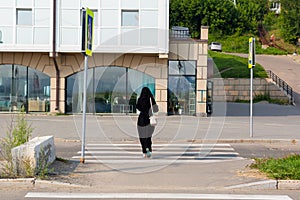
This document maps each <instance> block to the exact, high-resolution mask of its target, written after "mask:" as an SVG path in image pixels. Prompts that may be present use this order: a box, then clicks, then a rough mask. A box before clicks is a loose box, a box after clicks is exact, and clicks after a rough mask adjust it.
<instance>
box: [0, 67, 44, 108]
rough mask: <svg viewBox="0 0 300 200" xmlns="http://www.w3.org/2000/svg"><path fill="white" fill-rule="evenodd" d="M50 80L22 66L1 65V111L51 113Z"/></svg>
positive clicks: (40, 73)
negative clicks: (23, 110)
mask: <svg viewBox="0 0 300 200" xmlns="http://www.w3.org/2000/svg"><path fill="white" fill-rule="evenodd" d="M49 102H50V78H49V76H47V75H45V74H43V73H42V72H39V71H37V70H35V69H31V68H29V67H25V66H21V65H0V111H11V112H13V111H21V110H22V109H23V108H25V111H29V112H30V111H38V112H48V111H50V103H49Z"/></svg>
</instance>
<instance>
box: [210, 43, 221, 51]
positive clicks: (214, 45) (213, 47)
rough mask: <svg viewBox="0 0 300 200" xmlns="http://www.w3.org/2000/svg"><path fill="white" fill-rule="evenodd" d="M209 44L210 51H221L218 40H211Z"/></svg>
mask: <svg viewBox="0 0 300 200" xmlns="http://www.w3.org/2000/svg"><path fill="white" fill-rule="evenodd" d="M209 46H210V50H212V51H222V44H220V43H219V42H212V43H211V44H210V45H209Z"/></svg>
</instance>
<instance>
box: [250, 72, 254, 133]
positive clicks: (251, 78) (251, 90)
mask: <svg viewBox="0 0 300 200" xmlns="http://www.w3.org/2000/svg"><path fill="white" fill-rule="evenodd" d="M250 74H251V77H250V137H253V68H251V70H250Z"/></svg>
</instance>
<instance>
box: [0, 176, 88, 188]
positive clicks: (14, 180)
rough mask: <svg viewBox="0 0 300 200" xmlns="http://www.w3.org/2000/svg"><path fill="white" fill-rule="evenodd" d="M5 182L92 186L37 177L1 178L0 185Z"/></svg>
mask: <svg viewBox="0 0 300 200" xmlns="http://www.w3.org/2000/svg"><path fill="white" fill-rule="evenodd" d="M3 183H19V184H26V185H27V184H28V185H32V186H33V185H35V186H36V185H40V184H50V185H57V186H67V187H68V186H69V187H86V188H89V187H90V186H86V185H77V184H73V183H65V182H59V181H51V180H36V179H35V178H11V179H9V178H8V179H0V185H1V184H3Z"/></svg>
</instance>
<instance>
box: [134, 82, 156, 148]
mask: <svg viewBox="0 0 300 200" xmlns="http://www.w3.org/2000/svg"><path fill="white" fill-rule="evenodd" d="M150 98H151V100H152V105H153V111H154V112H158V106H157V105H156V102H155V99H154V97H153V95H152V94H151V91H150V90H149V88H147V87H144V88H143V89H142V92H141V96H140V97H139V99H138V101H137V104H136V108H137V109H138V110H139V111H140V114H139V117H138V121H137V129H138V133H139V139H140V143H141V145H142V151H143V153H144V154H145V153H147V151H146V149H147V148H148V149H149V151H150V152H152V135H153V132H154V128H155V127H154V126H151V125H150V119H149V117H150V115H152V113H151V105H150Z"/></svg>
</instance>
